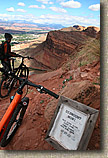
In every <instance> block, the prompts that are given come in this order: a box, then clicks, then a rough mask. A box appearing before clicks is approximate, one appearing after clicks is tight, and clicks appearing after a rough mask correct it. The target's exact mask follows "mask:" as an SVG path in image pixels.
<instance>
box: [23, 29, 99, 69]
mask: <svg viewBox="0 0 108 158" xmlns="http://www.w3.org/2000/svg"><path fill="white" fill-rule="evenodd" d="M96 34H97V32H96V31H95V28H94V29H93V27H91V28H90V29H89V28H87V29H85V30H84V31H51V32H49V33H48V35H47V38H46V41H45V42H43V43H42V44H40V45H39V46H37V48H35V47H34V48H32V49H27V50H26V54H30V55H31V56H33V57H35V59H36V60H35V61H33V62H31V65H32V66H33V67H41V68H44V69H49V70H55V69H57V68H60V67H61V66H62V64H63V63H64V62H65V61H66V60H68V57H69V56H70V55H71V56H72V55H74V54H75V53H76V52H78V51H79V50H80V49H82V48H83V47H84V46H85V44H86V43H87V41H90V40H92V39H93V38H95V36H96Z"/></svg>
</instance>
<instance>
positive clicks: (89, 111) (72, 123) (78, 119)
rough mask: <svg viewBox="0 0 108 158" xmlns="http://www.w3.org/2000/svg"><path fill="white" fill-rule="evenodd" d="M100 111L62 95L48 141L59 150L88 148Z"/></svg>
mask: <svg viewBox="0 0 108 158" xmlns="http://www.w3.org/2000/svg"><path fill="white" fill-rule="evenodd" d="M98 113H99V111H98V110H96V109H93V108H91V107H88V106H86V105H84V104H82V103H79V102H77V101H74V100H71V99H69V98H66V97H63V96H61V97H60V100H59V102H58V106H57V108H56V111H55V114H54V117H53V119H52V121H51V124H50V127H49V130H48V132H47V135H46V138H45V139H46V141H47V142H48V143H50V144H51V145H52V146H53V147H54V148H56V149H57V150H86V148H87V145H88V143H89V140H90V137H91V135H92V132H93V129H94V126H95V123H96V120H97V117H98Z"/></svg>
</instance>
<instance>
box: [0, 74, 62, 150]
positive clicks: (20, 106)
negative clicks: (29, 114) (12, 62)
mask: <svg viewBox="0 0 108 158" xmlns="http://www.w3.org/2000/svg"><path fill="white" fill-rule="evenodd" d="M9 75H10V74H9ZM11 76H13V77H14V78H17V79H18V80H19V81H21V85H20V87H19V88H18V90H17V91H16V94H15V96H12V97H11V103H10V105H9V107H8V109H7V111H6V113H5V114H4V116H3V117H2V120H1V121H0V146H1V147H5V146H6V145H7V144H8V143H9V142H10V141H11V139H12V138H13V136H14V134H15V132H16V131H17V129H18V127H19V126H20V125H21V122H22V120H23V117H24V114H25V112H26V109H27V107H28V104H29V98H28V97H23V98H22V94H23V88H24V87H25V85H29V86H32V87H35V88H36V89H37V90H38V92H40V93H45V94H49V95H51V96H53V97H54V98H56V99H58V98H59V95H57V94H55V93H54V92H52V91H50V90H48V89H46V88H44V87H43V86H41V85H36V84H34V83H32V82H31V81H29V80H28V79H27V78H26V79H22V78H21V77H18V76H16V75H15V74H12V73H11Z"/></svg>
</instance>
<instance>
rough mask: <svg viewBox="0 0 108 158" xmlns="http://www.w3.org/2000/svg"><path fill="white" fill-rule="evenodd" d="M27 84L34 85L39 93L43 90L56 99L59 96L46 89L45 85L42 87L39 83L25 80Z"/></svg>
mask: <svg viewBox="0 0 108 158" xmlns="http://www.w3.org/2000/svg"><path fill="white" fill-rule="evenodd" d="M27 85H30V86H33V87H35V88H36V89H37V90H38V92H40V93H44V92H45V93H46V94H49V95H51V96H53V97H54V98H56V99H58V98H59V95H58V94H56V93H54V92H52V91H50V90H49V89H47V88H45V87H43V86H41V85H36V84H34V83H32V82H31V81H27Z"/></svg>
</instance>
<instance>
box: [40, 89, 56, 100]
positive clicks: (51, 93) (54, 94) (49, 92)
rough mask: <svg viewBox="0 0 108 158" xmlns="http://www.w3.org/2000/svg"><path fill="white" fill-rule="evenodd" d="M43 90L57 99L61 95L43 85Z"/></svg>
mask: <svg viewBox="0 0 108 158" xmlns="http://www.w3.org/2000/svg"><path fill="white" fill-rule="evenodd" d="M42 90H43V91H44V92H45V93H48V94H49V95H51V96H53V97H54V98H56V99H58V98H59V95H58V94H56V93H54V92H52V91H50V90H48V89H46V88H44V87H43V89H42Z"/></svg>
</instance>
